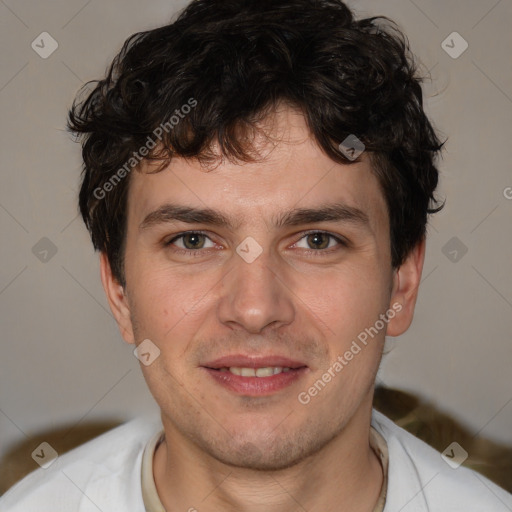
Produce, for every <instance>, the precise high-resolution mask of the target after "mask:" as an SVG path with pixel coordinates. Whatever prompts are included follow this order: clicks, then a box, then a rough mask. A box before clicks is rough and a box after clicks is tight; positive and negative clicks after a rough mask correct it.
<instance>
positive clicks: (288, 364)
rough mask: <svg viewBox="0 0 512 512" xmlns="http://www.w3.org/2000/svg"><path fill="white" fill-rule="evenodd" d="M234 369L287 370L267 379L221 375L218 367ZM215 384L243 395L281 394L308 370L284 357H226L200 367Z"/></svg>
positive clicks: (295, 361)
mask: <svg viewBox="0 0 512 512" xmlns="http://www.w3.org/2000/svg"><path fill="white" fill-rule="evenodd" d="M232 366H237V367H241V368H265V367H268V366H273V367H276V366H280V367H284V368H291V370H290V371H289V372H286V373H283V372H282V373H278V374H276V375H272V376H269V377H242V376H241V375H235V374H233V373H231V372H229V371H227V372H221V371H220V369H221V368H229V367H232ZM201 369H202V370H204V371H205V372H206V373H207V374H208V375H209V376H210V377H211V378H212V379H213V381H214V382H216V383H217V384H219V385H221V386H222V387H224V388H226V389H228V390H230V391H232V392H234V393H236V394H239V395H244V396H254V397H257V396H269V395H272V394H274V393H277V392H278V391H281V390H283V389H285V388H287V387H288V386H291V385H292V384H293V383H294V382H296V381H297V380H299V379H300V378H302V377H303V376H304V375H306V374H307V373H308V372H309V371H310V370H309V368H308V366H307V365H306V364H304V363H302V362H300V361H297V360H294V359H290V358H288V357H284V356H278V355H269V356H247V355H242V354H236V355H227V356H223V357H220V358H218V359H215V360H214V361H211V362H209V363H206V364H203V365H201Z"/></svg>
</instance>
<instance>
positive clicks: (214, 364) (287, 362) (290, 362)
mask: <svg viewBox="0 0 512 512" xmlns="http://www.w3.org/2000/svg"><path fill="white" fill-rule="evenodd" d="M201 366H203V367H205V368H214V369H218V368H230V367H232V366H236V367H238V368H266V367H269V366H273V367H276V366H279V367H282V368H302V367H304V366H307V365H306V364H304V363H302V362H300V361H297V360H294V359H290V358H288V357H283V356H278V355H269V356H261V355H260V356H248V355H243V354H233V355H227V356H222V357H219V358H218V359H215V360H214V361H210V362H208V363H205V364H202V365H201Z"/></svg>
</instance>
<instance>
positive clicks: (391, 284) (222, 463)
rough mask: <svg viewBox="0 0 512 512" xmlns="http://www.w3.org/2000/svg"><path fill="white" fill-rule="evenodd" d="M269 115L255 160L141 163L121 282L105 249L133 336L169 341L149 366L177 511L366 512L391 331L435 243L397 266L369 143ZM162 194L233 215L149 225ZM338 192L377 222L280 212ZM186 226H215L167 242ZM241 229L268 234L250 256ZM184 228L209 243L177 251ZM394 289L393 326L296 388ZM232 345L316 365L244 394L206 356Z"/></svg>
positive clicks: (114, 299) (399, 324)
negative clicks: (356, 155) (153, 167)
mask: <svg viewBox="0 0 512 512" xmlns="http://www.w3.org/2000/svg"><path fill="white" fill-rule="evenodd" d="M263 128H264V131H265V133H267V135H268V136H269V137H267V138H265V137H262V136H261V134H260V135H259V136H255V139H254V141H253V142H254V147H256V148H258V151H259V152H260V154H261V155H262V157H263V158H262V160H261V161H259V162H254V163H245V164H243V165H241V164H237V163H231V162H229V161H227V160H224V161H222V162H220V163H219V165H217V166H216V167H215V168H214V169H213V170H209V172H206V170H205V168H204V167H202V166H201V165H200V163H199V162H198V161H197V160H184V159H180V158H175V159H173V160H172V162H171V163H170V165H169V167H168V168H167V169H166V170H164V171H163V172H160V173H156V174H144V173H133V174H132V176H131V180H132V181H131V183H130V188H129V196H128V221H127V238H126V253H125V276H126V287H125V288H124V289H123V287H122V286H121V285H120V284H119V283H118V282H117V281H116V280H115V279H114V278H113V276H112V273H111V269H110V266H109V263H108V260H107V258H106V257H105V255H104V254H102V255H101V276H102V282H103V285H104V288H105V291H106V294H107V297H108V300H109V303H110V307H111V309H112V311H113V314H114V315H115V318H116V320H117V322H118V325H119V329H120V331H121V334H122V336H123V338H124V339H125V341H126V342H127V343H135V344H139V343H140V342H142V340H144V339H150V340H151V341H152V342H153V343H154V344H155V345H156V346H158V348H159V349H160V356H159V357H157V358H156V359H155V360H154V362H153V363H152V364H151V365H149V366H144V365H141V368H142V371H143V373H144V377H145V379H146V381H147V384H148V386H149V389H150V391H151V393H152V394H153V396H154V398H155V400H156V401H157V403H158V405H159V406H160V408H161V414H162V422H163V426H164V430H165V436H166V439H165V442H164V443H162V444H161V445H160V447H159V448H158V450H157V451H156V454H155V458H154V463H153V467H154V476H155V483H156V486H157V490H158V493H159V496H160V499H161V501H162V503H163V504H164V506H165V507H166V509H167V510H168V512H171V511H175V510H176V511H178V510H180V511H185V510H189V509H191V508H193V507H194V508H195V509H197V510H198V511H200V512H203V511H205V512H206V511H218V510H225V511H247V512H253V511H269V510H272V511H274V512H285V511H296V510H302V508H301V507H303V509H305V510H308V511H310V512H315V511H323V512H325V511H334V510H339V509H340V508H339V507H340V503H343V505H344V506H343V509H344V510H351V511H354V512H359V511H361V512H363V511H368V512H369V511H372V510H373V507H374V505H375V502H376V500H377V498H378V495H379V493H380V490H381V486H382V468H381V465H380V463H379V461H378V459H377V457H376V455H375V454H374V452H373V450H372V449H371V448H370V445H369V427H370V419H371V409H372V397H373V389H374V381H375V376H376V372H377V370H378V366H379V363H380V359H381V356H382V348H383V343H384V338H385V335H386V334H387V335H390V336H398V335H400V334H401V333H403V332H404V331H405V330H407V328H408V327H409V325H410V323H411V320H412V317H413V311H414V306H415V302H416V297H417V292H418V286H419V282H420V277H421V271H422V267H423V259H424V253H425V243H424V241H422V242H421V243H420V244H418V245H417V246H416V247H415V248H414V249H413V250H412V251H411V253H410V254H409V256H408V257H407V259H406V261H405V262H404V263H403V265H402V266H401V267H400V268H399V269H393V268H392V266H391V254H390V237H389V218H388V214H387V208H386V203H385V200H384V197H383V194H382V191H381V189H380V187H379V183H378V181H377V178H376V177H375V175H374V174H373V172H372V170H371V164H370V161H369V158H368V156H367V155H365V154H363V157H362V160H361V161H360V162H358V163H354V164H351V165H343V164H338V163H335V162H333V161H332V160H331V159H329V158H328V157H327V156H326V155H325V154H324V153H323V152H322V151H321V149H320V148H319V147H318V146H317V144H316V143H315V142H314V141H313V139H312V138H311V137H310V134H309V132H308V130H307V127H306V124H305V121H304V118H303V117H302V115H301V114H300V113H298V112H296V111H294V110H292V109H290V108H283V109H282V110H279V111H277V112H276V113H274V115H273V116H272V117H271V118H269V119H268V120H267V122H266V124H265V126H264V127H263ZM145 165H146V166H147V164H145ZM142 170H144V169H142ZM166 202H172V203H178V204H180V205H186V206H192V207H197V208H205V207H208V208H212V209H215V210H218V211H219V212H222V213H223V214H224V215H225V216H227V217H228V218H230V219H233V221H234V222H236V223H238V225H236V226H233V228H234V229H229V228H228V227H227V226H211V225H205V224H188V223H183V222H174V223H171V222H167V223H160V224H158V225H153V226H151V227H148V228H146V229H141V228H140V224H141V223H142V221H143V220H144V218H145V217H146V216H147V215H148V213H150V212H152V211H154V210H156V209H157V208H158V207H159V206H161V205H162V204H164V203H166ZM331 202H343V203H344V204H346V205H349V206H352V207H356V208H358V209H360V210H361V211H363V212H364V213H365V214H366V216H367V217H368V224H367V225H363V224H361V223H357V222H350V221H346V220H342V221H336V222H332V221H322V222H315V223H312V224H307V225H297V226H281V227H278V226H276V225H275V224H274V218H275V216H277V215H278V214H281V213H283V212H287V211H290V210H293V209H294V208H299V207H301V208H305V207H308V208H318V207H322V206H324V205H325V204H328V203H331ZM189 230H202V231H204V232H205V233H206V235H207V238H201V237H200V238H199V239H197V238H196V239H192V240H191V239H190V237H189V238H187V239H185V240H184V239H179V240H176V241H175V242H174V245H172V244H171V245H168V246H165V242H167V241H169V240H171V239H173V238H174V237H176V236H178V235H179V234H180V233H183V232H185V231H189ZM310 230H314V231H327V232H328V233H329V234H332V235H333V236H335V237H336V236H337V237H340V238H342V239H344V240H346V241H347V244H348V245H347V246H343V245H340V244H339V243H338V242H337V241H336V240H335V239H332V238H329V237H327V238H323V237H322V236H321V237H320V240H319V241H316V242H315V240H313V241H312V240H311V237H308V236H307V233H305V232H307V231H310ZM246 237H252V238H253V239H254V240H256V241H257V242H258V244H259V245H260V246H261V247H262V249H263V252H262V253H261V254H260V256H259V257H258V258H257V259H256V260H255V261H253V262H252V263H247V262H246V261H245V260H244V259H242V258H241V257H240V256H239V255H238V254H237V252H236V248H237V246H238V245H239V244H240V243H241V242H242V241H243V240H244V239H245V238H246ZM313 238H314V237H313ZM316 240H318V239H316ZM184 242H188V245H187V247H188V248H190V247H191V246H192V247H194V246H196V245H197V246H199V249H192V250H195V253H194V254H192V255H186V254H180V253H179V252H178V251H179V250H180V249H183V248H184V247H185V246H184V245H183V244H184ZM191 242H192V243H191ZM194 242H195V245H194ZM202 244H203V245H202ZM319 245H320V248H318V246H319ZM201 247H202V248H201ZM173 248H174V250H173ZM322 252H323V253H324V255H323V256H322V254H321V253H322ZM397 303H398V304H400V305H401V311H400V312H399V313H397V314H396V316H395V317H394V318H393V319H392V320H390V321H389V322H388V323H387V332H386V329H382V330H381V331H379V333H378V335H377V336H375V337H374V338H373V339H372V340H371V341H370V342H369V343H368V344H367V346H365V347H364V348H363V349H362V350H361V352H360V353H358V354H357V355H356V356H354V358H353V359H352V360H351V361H350V362H349V363H348V364H347V365H346V366H345V367H344V368H343V370H342V371H341V372H339V373H337V374H336V377H335V378H333V379H332V380H331V382H329V383H328V384H327V385H326V386H325V388H324V389H322V391H321V392H320V393H318V395H317V396H315V397H314V398H312V399H311V401H310V403H308V404H307V405H303V404H301V403H300V402H299V401H298V399H297V397H298V394H299V393H300V392H303V391H307V390H308V388H309V387H311V386H312V385H313V383H314V382H315V381H317V380H318V379H320V378H321V377H322V374H323V373H324V372H325V371H326V370H327V369H328V368H329V367H331V366H332V364H333V362H334V361H336V359H337V357H338V356H339V355H343V354H344V353H345V352H346V351H347V350H348V349H349V348H350V346H351V343H352V341H353V340H355V339H356V338H357V335H358V334H359V333H361V332H362V331H364V329H365V328H368V327H370V326H373V325H374V324H375V322H376V321H377V320H378V319H379V315H380V314H382V313H385V312H386V311H387V310H389V309H390V308H392V305H393V304H395V305H396V304H397ZM236 353H245V354H259V355H261V354H265V355H274V354H277V355H283V356H287V357H290V358H293V359H298V360H299V361H305V362H306V364H307V365H308V371H307V373H306V374H305V375H304V376H303V377H302V378H301V379H299V380H297V381H295V382H294V383H293V384H292V385H291V386H289V387H287V388H285V389H284V390H280V391H278V392H276V393H274V394H273V395H271V396H266V397H249V396H241V395H238V394H235V393H234V392H232V391H229V390H227V389H225V388H224V387H221V386H220V385H218V384H217V383H216V382H215V381H214V380H213V379H212V378H211V377H210V376H209V375H207V374H205V371H204V369H203V368H201V367H200V366H201V363H205V362H206V361H211V360H213V359H215V358H217V357H220V356H222V355H225V354H236Z"/></svg>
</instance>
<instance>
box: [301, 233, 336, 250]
mask: <svg viewBox="0 0 512 512" xmlns="http://www.w3.org/2000/svg"><path fill="white" fill-rule="evenodd" d="M330 238H332V237H331V236H330V235H328V234H327V233H312V234H310V235H307V242H308V245H309V247H311V249H327V247H329V241H330Z"/></svg>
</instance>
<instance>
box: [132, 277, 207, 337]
mask: <svg viewBox="0 0 512 512" xmlns="http://www.w3.org/2000/svg"><path fill="white" fill-rule="evenodd" d="M134 277H135V279H134V280H132V281H131V282H132V283H133V285H132V292H133V293H132V295H133V297H134V300H133V301H131V309H132V313H133V316H135V317H136V319H137V322H136V323H137V326H138V328H139V329H138V330H139V331H140V333H139V337H140V336H144V337H148V338H150V339H154V340H155V342H156V343H157V344H158V343H161V344H164V343H167V342H168V341H169V340H172V346H175V347H177V345H178V344H179V341H180V339H185V340H186V339H190V338H189V337H188V334H189V331H191V332H193V331H194V329H196V330H197V324H198V317H199V316H200V312H201V308H202V307H203V306H204V304H205V302H206V301H207V291H208V290H209V289H211V288H212V287H213V284H214V282H215V280H212V283H211V284H210V280H209V278H208V277H207V276H206V275H205V276H204V277H202V276H201V277H199V276H191V275H189V274H188V273H183V272H179V271H176V270H173V271H172V272H171V271H170V270H169V269H164V270H158V269H156V270H155V269H153V271H151V272H149V271H143V272H140V274H139V275H137V276H134ZM177 331H179V337H178V336H177Z"/></svg>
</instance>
